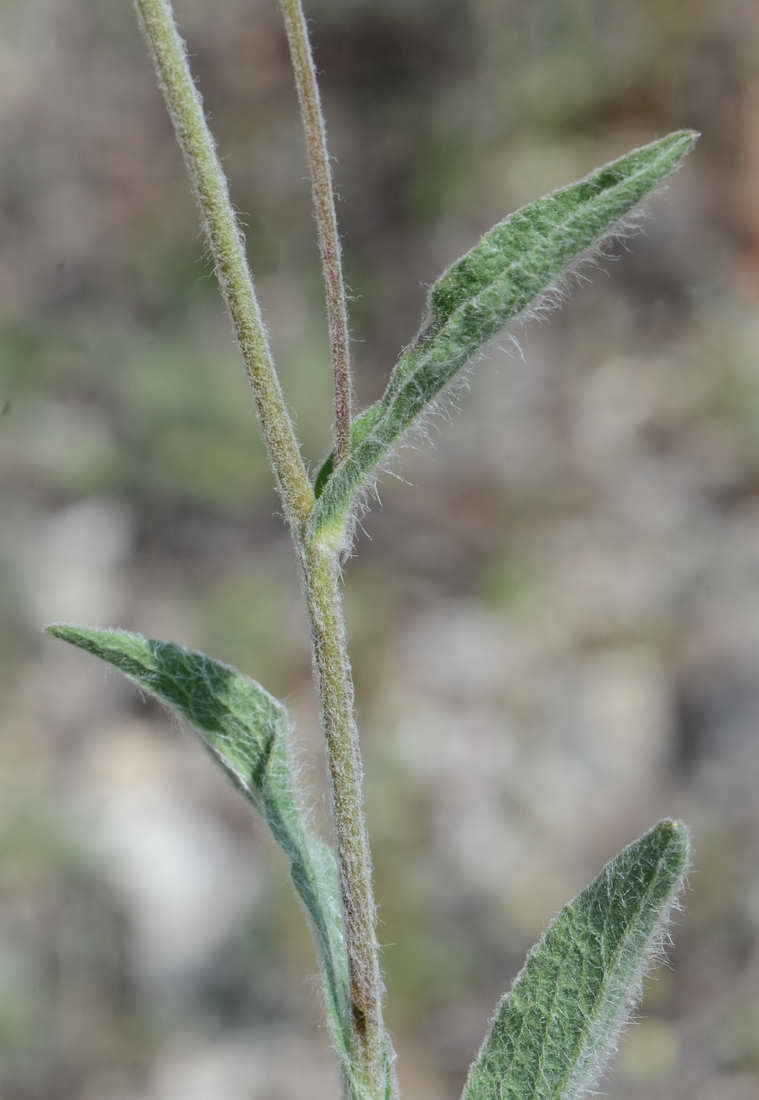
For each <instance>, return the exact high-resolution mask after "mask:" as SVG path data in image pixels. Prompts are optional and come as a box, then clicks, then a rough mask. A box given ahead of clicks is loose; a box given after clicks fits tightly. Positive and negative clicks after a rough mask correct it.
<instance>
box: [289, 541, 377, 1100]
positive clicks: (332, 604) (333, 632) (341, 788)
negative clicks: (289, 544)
mask: <svg viewBox="0 0 759 1100" xmlns="http://www.w3.org/2000/svg"><path fill="white" fill-rule="evenodd" d="M303 567H304V572H305V578H306V595H307V600H308V610H309V614H310V617H311V627H312V634H313V652H314V664H315V668H316V675H317V680H318V684H319V694H320V697H321V707H322V724H323V727H324V733H325V736H326V740H327V756H328V760H329V771H330V779H331V788H332V807H333V814H334V821H335V833H336V836H337V851H338V862H339V866H340V879H341V887H342V895H343V906H344V909H345V925H346V940H347V948H348V964H349V968H350V980H351V998H352V1006H353V1020H354V1025H355V1029H356V1041H357V1044H358V1047H359V1049H358V1051H357V1052H356V1053H357V1055H358V1058H359V1060H360V1064H361V1067H362V1070H363V1072H364V1075H365V1079H366V1085H367V1087H368V1088H369V1090H370V1095H371V1096H372V1098H375V1097H376V1098H377V1100H381V1098H382V1097H384V1096H385V1072H384V1068H383V1054H384V1041H385V1039H384V1035H385V1033H384V1026H383V1022H382V992H383V990H382V979H381V975H380V967H379V955H378V948H377V937H376V931H375V924H376V915H375V905H374V895H373V891H372V869H371V855H370V851H369V839H368V835H367V830H366V823H365V818H364V809H363V767H362V763H361V755H360V750H359V741H358V730H357V728H356V720H355V715H354V708H353V680H352V677H351V668H350V661H349V660H348V653H347V650H346V645H345V624H344V618H343V612H342V606H341V600H340V589H339V582H338V566H337V559H336V556H335V555H334V553H333V552H331V551H329V550H327V549H325V548H324V547H323V546H320V545H318V544H313V543H312V544H310V545H307V546H306V547H305V549H304V552H303Z"/></svg>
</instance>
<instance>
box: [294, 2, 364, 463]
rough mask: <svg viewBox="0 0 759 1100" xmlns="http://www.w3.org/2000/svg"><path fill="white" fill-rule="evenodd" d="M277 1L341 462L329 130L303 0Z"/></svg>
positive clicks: (347, 379) (346, 424)
mask: <svg viewBox="0 0 759 1100" xmlns="http://www.w3.org/2000/svg"><path fill="white" fill-rule="evenodd" d="M279 2H280V7H281V9H282V15H283V17H284V21H285V29H286V31H287V41H288V43H289V46H290V57H291V59H292V66H293V72H294V73H295V83H296V86H297V89H298V99H299V101H300V111H301V116H302V118H303V128H304V130H305V134H306V147H307V149H308V165H309V171H310V174H311V195H312V198H313V203H314V213H315V214H316V224H317V228H318V232H319V250H320V252H321V258H322V273H323V277H324V290H325V296H326V300H327V319H328V322H329V340H330V352H331V357H332V369H333V371H334V377H335V457H336V460H337V462H341V461H342V460H343V459H344V458H346V457H347V455H348V449H349V445H350V424H351V372H350V342H349V336H348V310H347V307H346V302H345V284H344V282H343V272H342V261H341V255H340V238H339V236H338V232H337V215H336V213H335V197H334V193H333V190H332V172H331V170H330V164H329V154H328V152H327V135H326V133H325V129H324V116H323V114H322V108H321V99H320V97H319V85H318V83H317V80H316V70H315V68H314V60H313V56H312V54H311V44H310V42H309V37H308V28H307V27H306V20H305V16H304V14H303V6H302V4H301V0H279Z"/></svg>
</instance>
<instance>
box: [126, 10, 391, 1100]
mask: <svg viewBox="0 0 759 1100" xmlns="http://www.w3.org/2000/svg"><path fill="white" fill-rule="evenodd" d="M135 2H136V6H137V11H138V14H139V17H140V21H141V24H142V28H143V30H144V33H145V37H146V38H147V41H148V45H149V48H150V52H151V54H152V56H153V60H154V62H155V67H156V70H157V72H158V78H159V82H160V85H161V89H162V91H163V95H164V98H165V100H166V104H167V107H168V109H169V114H170V115H171V118H172V121H173V123H174V128H175V130H176V135H177V140H178V142H179V145H180V148H181V150H182V153H183V155H184V159H185V163H186V165H187V170H188V173H189V175H190V179H191V181H192V184H193V187H194V189H195V192H196V195H197V199H198V203H199V206H200V209H201V213H202V216H203V222H204V227H205V230H206V234H207V236H208V240H209V243H210V246H211V251H212V253H213V257H214V261H215V264H216V273H217V276H218V279H219V283H220V286H221V290H222V294H223V295H224V299H225V301H226V304H227V307H228V309H229V313H230V316H231V318H232V322H233V324H234V328H235V332H236V334H237V339H238V342H239V345H240V350H241V352H242V356H243V360H244V363H245V367H246V370H247V373H248V378H249V381H250V383H251V386H252V389H253V394H254V397H255V401H256V407H257V409H258V414H259V417H260V420H261V424H262V427H263V431H264V435H265V437H266V441H267V445H268V448H269V453H270V456H271V461H272V466H273V468H274V473H275V477H276V479H277V483H278V486H279V491H280V494H281V496H282V500H283V504H284V509H285V515H286V518H287V520H288V522H289V524H290V528H291V531H292V534H293V540H294V542H295V546H296V550H297V551H298V553H299V555H300V558H301V562H302V567H303V571H304V579H305V589H306V595H307V602H308V610H309V615H310V619H311V627H312V638H313V652H314V664H315V668H316V674H317V680H318V686H319V693H320V697H321V707H322V722H323V726H324V732H325V736H326V741H327V757H328V762H329V771H330V778H331V786H332V801H333V809H334V820H335V832H336V836H337V848H338V859H339V865H340V876H341V887H342V896H343V906H344V911H345V926H346V949H347V955H348V963H349V970H350V981H351V998H352V1007H353V1020H354V1027H355V1041H356V1051H355V1057H356V1063H357V1068H358V1069H359V1072H360V1074H361V1077H362V1078H363V1084H364V1087H365V1088H366V1090H367V1095H368V1096H370V1097H371V1100H384V1097H385V1095H386V1069H385V1059H386V1056H387V1052H386V1050H385V1032H384V1026H383V1022H382V980H381V976H380V968H379V955H378V950H377V938H376V931H375V924H376V917H375V906H374V898H373V894H372V880H371V857H370V852H369V841H368V837H367V831H366V824H365V819H364V811H363V768H362V764H361V756H360V752H359V744H358V731H357V729H356V722H355V716H354V707H353V682H352V678H351V670H350V663H349V661H348V655H347V650H346V646H345V624H344V619H343V614H342V607H341V602H340V589H339V584H338V565H337V557H336V554H335V552H334V551H333V550H332V549H329V548H327V547H326V546H325V544H324V543H321V544H318V543H314V542H309V541H308V540H307V538H306V529H307V523H308V519H309V517H310V515H311V512H312V511H313V507H314V494H313V490H312V488H311V484H310V482H309V480H308V476H307V474H306V470H305V467H304V464H303V459H302V456H301V453H300V449H299V447H298V443H297V440H296V438H295V434H294V432H293V428H292V423H291V421H290V416H289V413H288V411H287V406H286V405H285V403H284V399H283V397H282V392H281V389H280V385H279V379H278V378H277V374H276V371H275V368H274V363H273V361H272V356H271V351H270V348H269V341H268V336H267V333H266V329H265V327H264V325H263V321H262V320H261V314H260V310H259V306H258V301H257V299H256V294H255V289H254V286H253V280H252V277H251V274H250V270H249V268H248V264H247V261H246V258H245V250H244V247H243V241H242V236H241V234H240V230H239V227H238V225H237V221H236V218H235V216H234V212H233V210H232V205H231V203H230V199H229V191H228V186H227V181H226V177H225V175H224V171H223V169H222V167H221V164H220V162H219V158H218V155H217V153H216V148H215V145H214V141H213V138H212V136H211V133H210V130H209V129H208V125H207V122H206V119H205V116H204V113H203V106H202V102H201V99H200V95H199V94H198V91H197V89H196V88H195V85H194V82H193V79H192V75H191V73H190V68H189V64H188V61H187V53H186V50H185V47H184V43H183V42H182V39H181V37H180V35H179V32H178V30H177V27H176V23H175V20H174V15H173V11H172V7H171V0H135ZM281 2H282V4H283V11H284V12H285V16H286V22H287V26H288V34H289V35H290V36H291V47H292V49H293V59H294V65H295V71H296V78H297V81H298V89H299V93H300V96H301V104H302V107H303V112H304V117H305V120H306V132H307V137H308V145H309V157H310V159H311V166H312V179H313V191H314V201H315V204H316V207H317V221H318V223H319V234H320V244H321V248H322V259H323V266H324V272H325V282H326V285H327V304H328V309H329V310H330V330H331V335H332V351H333V363H334V366H335V375H336V381H337V386H336V390H337V408H338V412H337V416H336V429H337V433H338V437H339V440H342V442H338V447H340V446H342V448H343V452H345V449H346V448H347V438H348V434H349V428H350V377H349V361H348V337H347V322H346V319H345V295H344V290H343V283H342V273H341V269H340V249H339V241H338V238H337V227H336V220H335V215H334V202H333V199H332V181H331V176H330V172H329V163H328V160H327V153H326V142H325V139H324V124H323V120H322V116H321V109H320V107H319V97H318V90H317V89H316V80H315V75H314V71H313V62H312V60H311V53H310V48H309V45H308V37H307V34H306V28H305V23H304V21H303V13H302V10H301V8H300V2H299V0H281ZM343 437H344V438H343ZM338 453H339V452H338Z"/></svg>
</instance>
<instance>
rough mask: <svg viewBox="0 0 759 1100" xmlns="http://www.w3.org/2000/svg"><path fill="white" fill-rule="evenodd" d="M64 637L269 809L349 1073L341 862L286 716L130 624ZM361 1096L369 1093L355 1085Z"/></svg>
mask: <svg viewBox="0 0 759 1100" xmlns="http://www.w3.org/2000/svg"><path fill="white" fill-rule="evenodd" d="M48 630H49V632H50V633H51V634H53V635H54V636H55V637H56V638H62V639H63V640H64V641H66V642H71V644H72V645H76V646H79V648H80V649H85V650H87V651H88V652H89V653H93V654H94V655H95V656H96V657H100V658H102V660H104V661H107V662H108V663H109V664H111V665H114V666H115V667H116V668H118V669H119V670H120V671H121V672H123V673H125V674H126V675H127V676H128V677H129V678H130V679H131V680H133V681H134V682H135V683H136V684H137V685H138V686H139V687H140V688H142V689H143V690H145V691H148V692H150V693H151V694H152V695H155V696H156V697H157V698H158V699H160V700H161V701H162V702H163V703H167V704H168V705H169V706H170V707H171V708H172V709H174V710H175V711H178V712H179V714H180V715H181V716H182V717H183V718H185V719H186V720H187V721H188V722H189V723H190V725H191V726H192V727H193V729H194V730H195V732H196V733H197V734H198V735H199V737H200V739H201V741H202V742H203V744H204V745H205V747H206V748H207V749H208V750H209V752H210V754H211V756H213V758H214V759H215V760H216V762H217V763H218V764H219V765H220V766H221V768H222V769H223V771H224V772H226V774H227V775H228V776H229V777H230V778H231V779H232V781H233V782H234V783H235V785H236V786H237V787H238V788H239V790H240V791H242V793H243V794H244V795H245V797H246V798H247V799H248V800H249V801H250V802H251V803H252V805H253V806H254V807H255V808H256V809H257V810H258V811H259V812H260V813H262V814H263V815H264V817H265V818H266V820H267V821H268V823H269V825H270V827H271V830H272V832H273V833H274V836H275V837H276V839H277V841H278V842H279V844H280V845H281V846H282V848H283V849H284V850H285V852H286V854H287V856H288V858H289V860H290V868H291V873H292V877H293V882H294V883H295V887H296V889H297V891H298V893H299V894H300V897H301V899H302V901H303V904H304V905H305V907H306V910H307V912H308V914H309V917H310V918H311V922H312V926H313V930H314V935H315V938H316V941H317V944H318V947H319V953H320V955H321V959H322V965H323V972H324V979H325V981H324V984H325V993H326V1000H327V1008H328V1015H329V1018H330V1023H331V1026H332V1030H333V1036H334V1039H335V1042H336V1043H337V1045H338V1048H339V1051H340V1054H341V1056H342V1058H343V1063H344V1069H345V1072H346V1076H348V1075H350V1062H349V1051H350V1048H351V1042H352V1026H353V1025H352V1017H351V1009H350V992H349V989H350V987H349V982H348V965H347V956H346V952H345V946H344V943H343V918H342V906H341V902H340V889H339V882H338V875H337V868H336V864H335V859H334V857H333V855H332V852H331V851H330V850H329V849H328V848H327V847H326V845H325V844H323V843H322V842H321V840H319V838H318V837H316V836H315V835H314V834H313V833H312V832H311V830H310V828H309V827H308V825H307V822H306V821H305V819H304V815H303V813H302V811H301V808H300V806H299V805H298V800H297V797H296V794H295V789H294V783H293V775H292V764H291V761H290V750H289V745H288V739H289V729H288V721H287V714H286V712H285V709H284V707H283V706H282V704H281V703H280V702H278V700H277V699H275V698H274V697H273V696H271V695H269V693H268V692H267V691H265V690H264V689H263V688H262V687H261V686H260V684H257V683H256V682H255V681H254V680H250V679H249V678H248V677H247V676H243V675H242V673H240V672H238V671H237V670H236V669H234V668H232V667H230V666H229V665H225V664H222V663H221V662H220V661H214V660H212V659H211V658H210V657H207V656H205V654H203V653H196V652H193V651H191V650H187V649H184V648H183V647H182V646H179V645H175V644H173V643H171V642H158V641H154V640H152V639H149V638H144V637H143V636H142V635H141V634H131V633H129V632H127V631H124V630H92V629H87V628H83V627H77V626H68V625H63V624H56V625H55V626H51V627H48ZM354 1095H355V1097H356V1098H357V1100H358V1098H359V1097H360V1096H361V1091H360V1088H359V1087H358V1086H357V1087H356V1090H355V1093H354Z"/></svg>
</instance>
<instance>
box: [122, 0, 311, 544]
mask: <svg viewBox="0 0 759 1100" xmlns="http://www.w3.org/2000/svg"><path fill="white" fill-rule="evenodd" d="M135 3H136V7H137V12H138V16H139V19H140V23H141V25H142V29H143V31H144V33H145V37H146V39H147V42H148V46H149V49H150V53H151V55H152V57H153V61H154V63H155V67H156V72H157V73H158V81H159V84H160V86H161V90H162V92H163V96H164V99H165V101H166V106H167V107H168V110H169V114H170V115H171V119H172V122H173V123H174V129H175V131H176V136H177V141H178V143H179V147H180V149H181V150H182V154H183V156H184V160H185V164H186V166H187V171H188V174H189V176H190V179H191V181H192V185H193V188H194V190H195V194H196V197H197V200H198V204H199V206H200V210H201V214H202V217H203V224H204V228H205V232H206V235H207V237H208V242H209V245H210V248H211V253H212V255H213V259H214V263H215V265H216V274H217V276H218V279H219V285H220V287H221V292H222V294H223V296H224V300H225V302H226V305H227V309H228V310H229V314H230V317H231V318H232V323H233V325H234V329H235V333H236V334H237V341H238V343H239V345H240V351H241V353H242V358H243V362H244V363H245V369H246V372H247V375H248V380H249V381H250V385H251V388H252V390H253V396H254V399H255V403H256V408H257V410H258V416H259V419H260V421H261V425H262V427H263V432H264V436H265V438H266V443H267V446H268V449H269V455H270V458H271V463H272V467H273V469H274V475H275V478H276V480H277V485H278V488H279V492H280V495H281V498H282V503H283V505H284V510H285V515H286V518H287V520H288V522H289V524H290V527H291V529H292V530H293V532H300V531H302V530H303V527H304V525H305V523H306V522H307V520H308V517H309V515H310V514H311V511H312V509H313V504H314V495H313V491H312V489H311V484H310V482H309V480H308V475H307V473H306V469H305V466H304V464H303V458H302V456H301V453H300V448H299V447H298V442H297V440H296V438H295V432H294V431H293V426H292V422H291V420H290V415H289V413H288V410H287V406H286V405H285V402H284V399H283V397H282V390H281V388H280V385H279V379H278V377H277V373H276V370H275V367H274V362H273V360H272V355H271V349H270V347H269V338H268V335H267V332H266V328H265V326H264V323H263V321H262V319H261V311H260V309H259V306H258V299H257V298H256V292H255V288H254V286H253V278H252V276H251V273H250V268H249V267H248V263H247V260H246V257H245V248H244V244H243V239H242V234H241V232H240V228H239V226H238V224H237V219H236V218H235V214H234V211H233V209H232V204H231V202H230V198H229V188H228V186H227V180H226V176H225V174H224V170H223V168H222V167H221V163H220V161H219V157H218V154H217V152H216V146H215V144H214V140H213V137H212V135H211V132H210V130H209V128H208V124H207V122H206V118H205V115H204V113H203V104H202V101H201V98H200V94H199V93H198V90H197V88H196V87H195V84H194V82H193V79H192V74H191V72H190V67H189V64H188V61H187V52H186V49H185V45H184V42H183V41H182V39H181V37H180V35H179V31H178V30H177V26H176V22H175V19H174V14H173V11H172V7H171V0H135Z"/></svg>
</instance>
